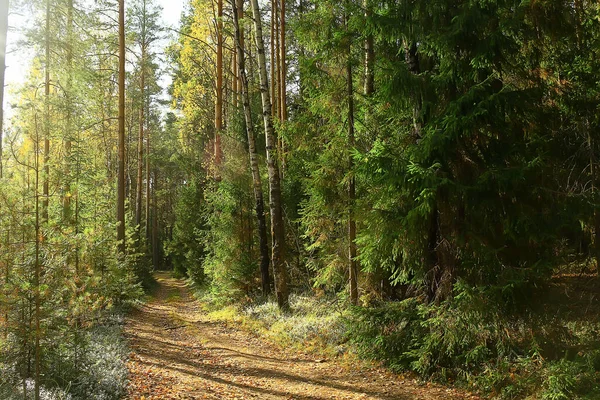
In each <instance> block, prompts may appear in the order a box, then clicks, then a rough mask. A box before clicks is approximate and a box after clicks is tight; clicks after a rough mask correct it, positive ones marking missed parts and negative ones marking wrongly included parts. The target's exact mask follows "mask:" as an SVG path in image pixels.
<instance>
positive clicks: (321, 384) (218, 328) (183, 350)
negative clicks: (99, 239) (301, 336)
mask: <svg viewBox="0 0 600 400" xmlns="http://www.w3.org/2000/svg"><path fill="white" fill-rule="evenodd" d="M157 278H158V283H159V285H160V286H159V289H158V291H157V293H156V294H155V296H154V297H153V298H152V299H151V300H150V301H149V302H148V303H147V304H145V305H144V306H142V307H140V309H139V310H137V311H135V312H134V313H132V315H131V316H130V317H129V318H128V319H127V324H126V328H125V333H126V335H127V337H128V339H129V341H130V345H131V349H132V351H131V354H130V356H129V360H128V368H129V373H130V384H129V387H128V399H145V400H149V399H306V400H317V399H323V400H325V399H397V400H433V399H436V400H439V399H443V400H446V399H464V398H470V397H468V396H465V395H462V394H461V393H459V392H458V391H455V390H453V389H446V388H443V387H435V386H433V387H432V386H423V385H418V384H416V383H415V382H413V381H412V380H409V379H403V378H401V377H398V376H395V375H392V374H390V373H388V372H386V371H384V370H379V369H368V370H364V369H362V370H361V369H359V368H356V369H354V368H347V367H342V366H340V365H338V364H336V363H335V362H334V361H328V362H318V361H320V360H317V359H315V358H314V357H312V356H309V355H304V354H298V353H292V352H286V351H282V350H281V349H278V348H275V347H274V346H272V345H270V344H268V343H266V342H264V341H262V340H260V339H258V338H256V337H253V336H252V335H250V334H248V333H246V332H242V331H239V330H236V329H231V328H228V327H225V326H224V325H222V324H220V323H215V322H211V321H210V320H209V319H208V318H207V316H206V314H204V313H203V312H202V311H200V308H199V307H198V306H197V304H196V302H195V301H194V300H193V298H192V297H191V295H190V294H189V291H188V290H187V288H186V286H185V283H184V282H182V281H181V280H177V279H174V278H171V277H170V275H168V274H164V273H163V274H159V275H158V276H157Z"/></svg>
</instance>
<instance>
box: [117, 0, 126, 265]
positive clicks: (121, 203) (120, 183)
mask: <svg viewBox="0 0 600 400" xmlns="http://www.w3.org/2000/svg"><path fill="white" fill-rule="evenodd" d="M118 86H119V148H118V149H119V150H118V151H119V171H118V176H117V241H118V242H119V252H120V253H121V254H125V0H119V81H118Z"/></svg>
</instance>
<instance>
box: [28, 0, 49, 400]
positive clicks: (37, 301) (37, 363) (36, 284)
mask: <svg viewBox="0 0 600 400" xmlns="http://www.w3.org/2000/svg"><path fill="white" fill-rule="evenodd" d="M47 4H48V8H47V10H46V11H47V18H48V15H49V9H50V7H49V2H48V3H47ZM48 20H49V18H48V19H47V22H48ZM45 122H47V121H45ZM36 125H37V124H36ZM45 130H46V129H45V128H44V131H45ZM45 141H46V140H45V139H44V147H45ZM39 146H40V137H39V133H38V132H37V128H36V149H35V150H36V152H35V265H34V274H33V290H34V314H33V315H34V321H35V322H34V323H35V335H34V336H35V338H34V399H35V400H40V377H41V349H40V336H41V334H42V329H41V312H40V311H41V310H40V309H41V298H40V295H41V294H40V286H41V276H42V266H41V260H40V251H41V245H42V243H41V242H42V239H43V238H42V237H41V236H42V235H43V232H42V229H41V224H42V223H43V222H42V221H43V216H42V218H40V189H39V187H40V161H39ZM45 159H46V155H45V154H44V160H45ZM46 165H47V163H45V162H44V169H45V168H46ZM45 199H47V197H46V196H45V195H43V198H42V207H43V206H44V201H45ZM43 210H44V209H43V208H42V212H43ZM44 222H46V221H44ZM30 315H31V314H30Z"/></svg>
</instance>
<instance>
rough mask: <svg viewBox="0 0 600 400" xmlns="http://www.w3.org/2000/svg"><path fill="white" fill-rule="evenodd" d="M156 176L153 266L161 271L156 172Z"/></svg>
mask: <svg viewBox="0 0 600 400" xmlns="http://www.w3.org/2000/svg"><path fill="white" fill-rule="evenodd" d="M152 175H153V176H154V187H153V189H152V264H153V265H154V268H155V269H160V252H159V248H158V207H156V190H157V189H158V186H157V182H158V179H157V178H158V177H157V174H156V170H154V173H153V174H152Z"/></svg>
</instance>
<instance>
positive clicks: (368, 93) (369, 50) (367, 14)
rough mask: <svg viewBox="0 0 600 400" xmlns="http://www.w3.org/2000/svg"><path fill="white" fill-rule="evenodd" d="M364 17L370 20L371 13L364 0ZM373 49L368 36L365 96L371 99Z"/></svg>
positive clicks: (373, 83) (373, 74)
mask: <svg viewBox="0 0 600 400" xmlns="http://www.w3.org/2000/svg"><path fill="white" fill-rule="evenodd" d="M364 5H365V10H366V11H365V17H366V18H367V19H368V18H371V16H372V14H373V11H372V9H371V5H370V0H365V4H364ZM374 64H375V48H374V44H373V35H371V34H369V35H368V36H367V38H366V39H365V87H364V91H365V96H366V97H367V98H369V97H371V96H372V95H373V93H374V92H375V71H374V67H373V66H374Z"/></svg>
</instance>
